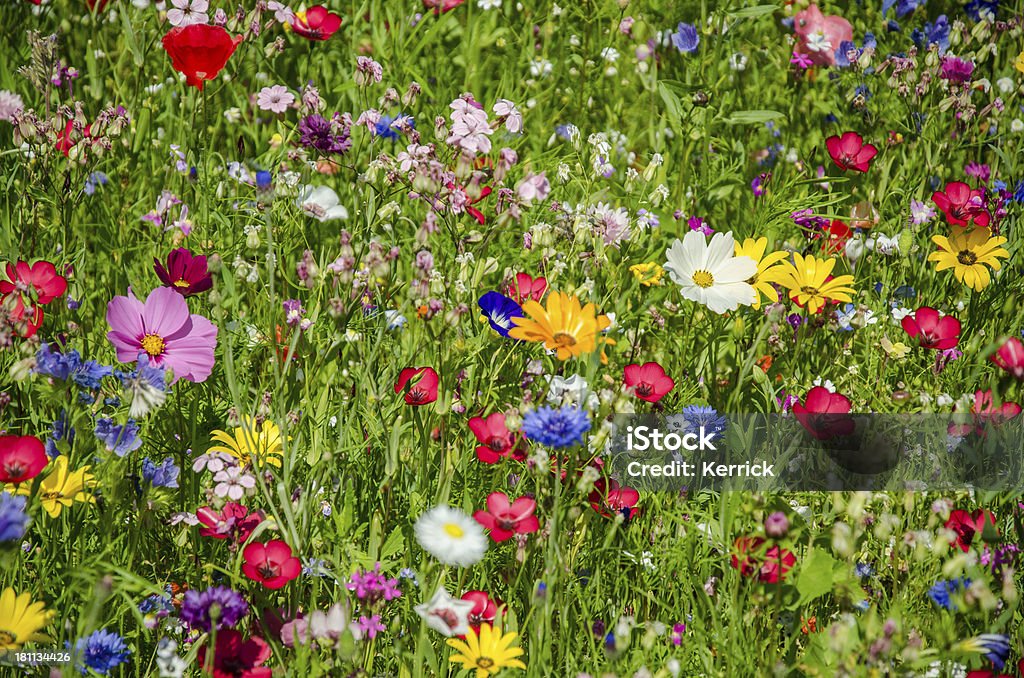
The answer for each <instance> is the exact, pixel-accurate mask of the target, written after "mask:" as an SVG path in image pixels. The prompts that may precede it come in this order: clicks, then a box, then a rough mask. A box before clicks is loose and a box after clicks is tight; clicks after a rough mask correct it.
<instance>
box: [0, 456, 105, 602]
mask: <svg viewBox="0 0 1024 678" xmlns="http://www.w3.org/2000/svg"><path fill="white" fill-rule="evenodd" d="M46 468H47V469H49V474H48V475H47V476H46V477H45V478H43V481H42V482H41V483H39V503H40V504H42V505H43V508H44V509H45V510H46V512H47V513H49V514H50V516H51V517H53V518H56V517H57V516H59V515H60V512H61V511H62V510H64V507H65V506H68V507H70V506H71V505H72V504H74V503H75V502H76V501H85V502H89V503H90V504H95V503H96V497H94V496H92V495H91V494H89V492H88V491H87V490H88V489H89V485H91V484H92V481H93V480H95V478H94V477H93V475H92V474H91V473H89V469H90V468H92V467H91V466H83V467H82V468H80V469H78V470H77V471H73V472H71V473H69V472H68V458H67V456H65V455H63V454H61V455H58V456H57V457H56V458H55V459H54V460H53V461H51V462H50V463H49V465H48V466H47V467H46ZM31 485H32V483H21V484H20V485H18V486H13V485H8V486H7V487H6V488H4V489H6V490H7V491H8V492H12V493H15V494H29V493H30V492H31ZM0 619H2V617H0Z"/></svg>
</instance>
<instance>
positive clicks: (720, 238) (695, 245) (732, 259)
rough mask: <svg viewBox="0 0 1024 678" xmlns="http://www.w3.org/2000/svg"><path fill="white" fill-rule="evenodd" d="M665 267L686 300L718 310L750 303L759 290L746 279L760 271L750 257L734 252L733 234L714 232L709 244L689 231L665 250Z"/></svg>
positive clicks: (697, 233) (694, 232) (723, 311)
mask: <svg viewBox="0 0 1024 678" xmlns="http://www.w3.org/2000/svg"><path fill="white" fill-rule="evenodd" d="M665 256H666V257H667V258H668V262H667V263H666V264H665V270H667V271H668V273H669V275H670V276H671V277H672V280H673V281H674V282H675V283H676V284H677V285H679V286H680V288H681V289H680V293H681V294H682V295H683V298H684V299H689V300H690V301H696V302H697V303H699V304H704V305H705V306H707V307H708V308H709V309H711V310H712V311H713V312H715V313H725V312H726V311H734V310H736V308H737V307H738V306H739V305H740V304H744V305H746V306H750V305H751V304H753V303H754V302H756V301H757V292H756V291H755V290H754V288H753V287H751V286H750V284H749V283H748V282H747V281H748V280H750V279H751V278H753V277H754V275H755V274H756V273H757V264H756V263H755V262H754V260H753V259H751V258H750V257H737V256H735V255H734V245H733V239H732V233H715V234H714V236H712V238H711V242H710V243H708V242H707V240H705V238H704V235H703V234H702V233H699V232H697V231H690V232H689V233H687V234H686V235H685V236H683V239H682V241H680V240H676V241H675V242H673V243H672V247H670V248H669V249H668V251H666V252H665Z"/></svg>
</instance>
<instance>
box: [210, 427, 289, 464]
mask: <svg viewBox="0 0 1024 678" xmlns="http://www.w3.org/2000/svg"><path fill="white" fill-rule="evenodd" d="M213 440H214V441H215V442H219V443H221V444H220V445H214V446H213V447H211V448H210V449H209V450H207V451H208V452H223V453H225V454H230V455H231V456H232V457H234V458H235V459H237V460H238V463H239V464H241V465H242V466H248V465H249V464H250V463H251V464H253V465H255V466H261V465H263V464H271V465H272V466H277V467H278V468H280V467H281V456H282V455H283V453H284V446H283V444H282V442H281V429H279V428H278V427H277V424H275V423H274V422H272V421H270V420H267V421H264V422H263V427H262V428H261V429H260V430H259V431H257V430H256V421H255V419H253V418H252V417H245V418H244V419H243V420H242V425H241V426H237V427H235V429H234V433H228V432H227V431H220V430H218V431H214V432H213Z"/></svg>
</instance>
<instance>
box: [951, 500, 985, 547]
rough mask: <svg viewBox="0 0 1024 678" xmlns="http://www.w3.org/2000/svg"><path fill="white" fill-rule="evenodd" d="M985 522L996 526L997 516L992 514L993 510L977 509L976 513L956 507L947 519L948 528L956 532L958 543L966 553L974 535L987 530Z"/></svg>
mask: <svg viewBox="0 0 1024 678" xmlns="http://www.w3.org/2000/svg"><path fill="white" fill-rule="evenodd" d="M985 523H988V524H989V525H992V526H993V527H995V524H996V517H995V516H994V515H992V512H991V511H986V510H985V509H976V510H975V511H974V513H968V512H967V511H964V510H963V509H956V510H955V511H952V512H950V514H949V520H947V521H946V529H947V530H953V531H954V532H956V545H957V546H959V547H960V550H961V551H963V552H964V553H966V552H967V551H969V550H970V549H971V542H973V541H974V535H976V534H980V533H982V532H984V531H985ZM950 546H952V544H950Z"/></svg>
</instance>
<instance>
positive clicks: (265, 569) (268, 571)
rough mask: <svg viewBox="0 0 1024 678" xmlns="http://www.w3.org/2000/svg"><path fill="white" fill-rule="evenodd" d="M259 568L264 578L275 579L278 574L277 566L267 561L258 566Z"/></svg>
mask: <svg viewBox="0 0 1024 678" xmlns="http://www.w3.org/2000/svg"><path fill="white" fill-rule="evenodd" d="M257 570H258V571H259V573H260V576H261V577H263V578H264V579H273V578H274V577H276V576H277V575H278V569H277V567H276V566H274V565H273V564H271V563H266V562H265V563H263V564H262V565H260V566H259V568H257Z"/></svg>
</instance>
